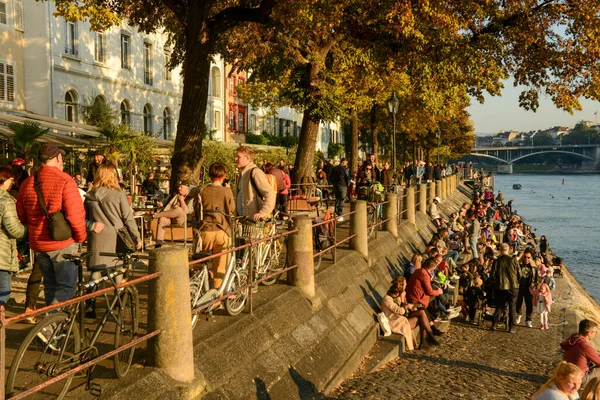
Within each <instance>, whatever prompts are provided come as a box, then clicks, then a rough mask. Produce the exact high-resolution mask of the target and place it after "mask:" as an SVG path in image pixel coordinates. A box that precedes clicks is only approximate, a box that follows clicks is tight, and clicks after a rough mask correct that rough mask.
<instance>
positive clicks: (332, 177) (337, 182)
mask: <svg viewBox="0 0 600 400" xmlns="http://www.w3.org/2000/svg"><path fill="white" fill-rule="evenodd" d="M329 182H331V184H332V185H334V186H341V187H348V185H349V184H350V173H349V172H348V169H347V168H346V167H345V166H344V165H342V164H340V165H338V166H336V167H333V168H332V170H331V173H330V174H329Z"/></svg>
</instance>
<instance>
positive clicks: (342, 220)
mask: <svg viewBox="0 0 600 400" xmlns="http://www.w3.org/2000/svg"><path fill="white" fill-rule="evenodd" d="M344 221H345V219H344V217H338V218H337V222H344Z"/></svg>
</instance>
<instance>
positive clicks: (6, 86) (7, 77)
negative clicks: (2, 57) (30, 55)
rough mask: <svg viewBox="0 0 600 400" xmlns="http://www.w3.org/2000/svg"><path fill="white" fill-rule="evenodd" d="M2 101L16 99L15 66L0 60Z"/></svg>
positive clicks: (0, 93)
mask: <svg viewBox="0 0 600 400" xmlns="http://www.w3.org/2000/svg"><path fill="white" fill-rule="evenodd" d="M0 101H8V102H11V103H12V102H14V101H15V66H14V64H8V63H5V62H2V61H0Z"/></svg>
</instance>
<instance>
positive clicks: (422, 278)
mask: <svg viewBox="0 0 600 400" xmlns="http://www.w3.org/2000/svg"><path fill="white" fill-rule="evenodd" d="M436 265H437V264H436V262H435V259H434V258H429V259H428V260H427V261H425V263H423V266H422V267H421V268H419V269H417V270H415V272H414V273H413V274H412V275H411V277H410V279H409V280H408V283H407V285H406V299H407V300H408V301H409V302H411V303H418V304H422V305H423V307H424V308H427V307H428V306H429V298H430V297H431V296H439V295H440V294H442V293H443V292H444V291H443V290H442V289H434V288H433V287H431V274H432V273H433V270H435V267H436ZM434 308H435V307H434ZM433 314H435V313H433Z"/></svg>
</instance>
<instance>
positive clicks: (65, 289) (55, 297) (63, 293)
mask: <svg viewBox="0 0 600 400" xmlns="http://www.w3.org/2000/svg"><path fill="white" fill-rule="evenodd" d="M77 248H78V245H77V243H73V244H72V245H70V246H68V247H65V248H64V249H60V250H55V251H48V252H38V251H36V252H35V256H36V258H37V260H38V263H39V266H40V270H41V271H42V274H43V275H44V300H45V301H46V305H47V306H48V305H50V304H54V303H59V302H61V301H65V300H69V299H70V298H71V297H73V295H74V294H75V291H76V290H77V266H76V265H75V264H74V263H73V262H71V261H65V259H64V257H63V255H64V254H75V253H76V252H77Z"/></svg>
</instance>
